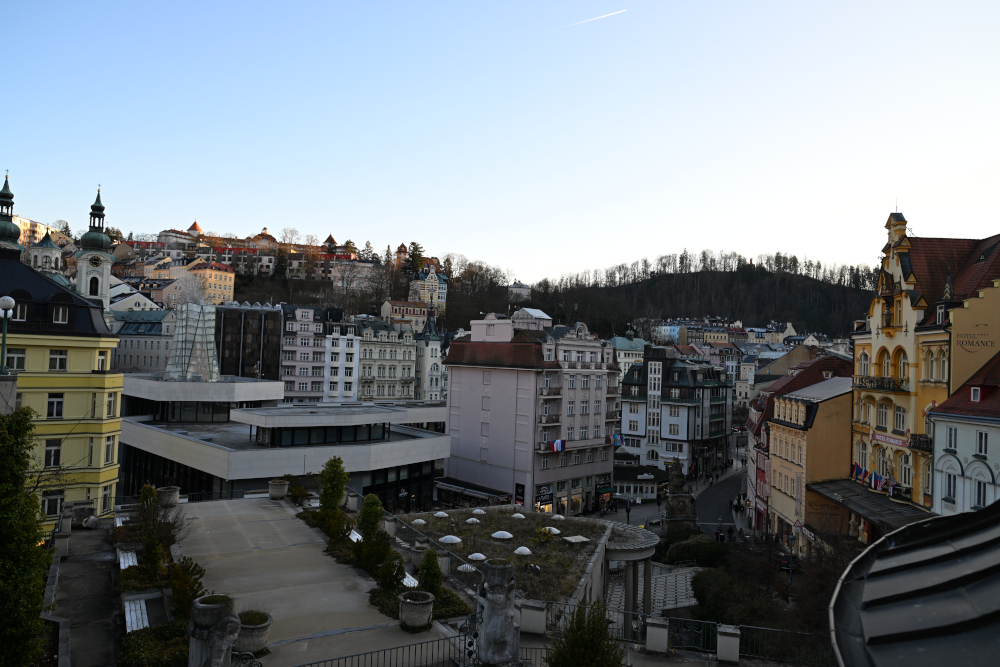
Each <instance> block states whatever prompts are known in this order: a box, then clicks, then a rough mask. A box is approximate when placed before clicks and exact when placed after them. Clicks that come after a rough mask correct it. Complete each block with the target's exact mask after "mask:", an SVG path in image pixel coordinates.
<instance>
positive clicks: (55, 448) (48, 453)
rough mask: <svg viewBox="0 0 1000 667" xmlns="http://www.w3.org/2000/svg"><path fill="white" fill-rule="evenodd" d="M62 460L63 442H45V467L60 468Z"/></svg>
mask: <svg viewBox="0 0 1000 667" xmlns="http://www.w3.org/2000/svg"><path fill="white" fill-rule="evenodd" d="M61 458H62V440H58V439H57V440H46V441H45V467H46V468H58V467H59V464H60V459H61Z"/></svg>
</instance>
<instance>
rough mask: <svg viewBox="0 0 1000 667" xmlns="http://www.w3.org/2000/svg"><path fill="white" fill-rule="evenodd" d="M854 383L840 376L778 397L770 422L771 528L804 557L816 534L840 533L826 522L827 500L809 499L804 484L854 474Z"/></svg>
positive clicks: (773, 532)
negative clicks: (852, 424) (852, 460)
mask: <svg viewBox="0 0 1000 667" xmlns="http://www.w3.org/2000/svg"><path fill="white" fill-rule="evenodd" d="M851 384H852V381H851V378H849V377H837V378H831V379H829V380H824V381H823V382H819V383H817V384H814V385H812V386H810V387H805V388H803V389H799V390H796V391H793V392H790V393H788V394H785V395H783V396H779V397H777V398H776V399H775V402H774V417H772V418H771V419H769V420H768V423H767V426H768V428H769V429H770V463H771V474H770V482H771V498H770V509H771V516H770V529H771V533H772V534H775V535H778V536H779V538H780V539H782V540H783V541H784V542H785V543H786V544H787V545H788V546H789V547H790V548H791V549H792V550H793V552H794V553H796V554H798V555H800V556H808V555H809V550H810V548H811V546H812V545H813V543H814V541H815V539H816V533H817V532H826V531H830V530H832V531H833V532H840V526H839V525H837V526H827V525H826V521H827V516H828V515H827V512H826V510H825V503H822V502H816V500H815V499H813V501H812V502H810V497H809V492H808V491H807V487H806V485H807V484H810V483H812V482H821V481H825V480H830V479H841V478H843V477H845V476H848V475H849V474H850V469H851V447H850V442H851V440H850V439H851V402H852V388H851ZM810 535H811V536H812V537H811V538H810Z"/></svg>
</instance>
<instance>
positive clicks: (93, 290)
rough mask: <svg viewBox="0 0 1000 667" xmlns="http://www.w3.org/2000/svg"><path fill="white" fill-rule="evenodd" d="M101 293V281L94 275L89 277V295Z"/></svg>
mask: <svg viewBox="0 0 1000 667" xmlns="http://www.w3.org/2000/svg"><path fill="white" fill-rule="evenodd" d="M100 293H101V281H100V280H98V279H97V276H94V277H93V278H91V279H90V296H99V295H100Z"/></svg>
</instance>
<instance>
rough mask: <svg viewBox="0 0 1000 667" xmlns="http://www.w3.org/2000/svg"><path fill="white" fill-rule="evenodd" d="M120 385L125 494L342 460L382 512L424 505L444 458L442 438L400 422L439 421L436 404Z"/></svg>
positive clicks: (212, 386)
mask: <svg viewBox="0 0 1000 667" xmlns="http://www.w3.org/2000/svg"><path fill="white" fill-rule="evenodd" d="M125 382H126V386H125V396H126V398H125V406H124V409H125V414H126V417H125V418H124V419H123V427H122V429H123V431H122V443H123V444H122V456H123V472H122V479H123V482H122V485H123V493H124V495H132V494H135V493H137V492H138V490H139V489H140V488H141V486H142V484H143V483H145V482H150V483H153V484H155V485H157V486H161V485H170V484H172V485H176V486H180V487H181V492H182V493H198V492H219V491H236V492H239V491H246V490H251V489H261V488H267V482H268V481H269V480H271V479H273V478H275V477H281V476H282V475H286V474H296V475H298V474H303V473H307V472H318V471H319V470H320V469H321V468H322V467H323V465H324V464H325V463H326V462H327V461H328V460H329V459H330V457H332V456H339V457H341V459H343V461H344V466H345V468H346V469H347V471H348V472H349V473H350V474H351V481H350V482H349V486H350V488H351V489H352V490H354V491H356V492H357V493H360V494H368V493H375V494H377V495H379V496H380V498H381V499H382V503H383V505H385V506H386V507H387V508H393V509H394V508H396V507H399V508H400V509H403V510H412V509H418V508H429V506H430V504H431V502H432V498H433V479H434V468H435V467H436V466H440V465H443V463H442V459H444V458H446V457H447V456H448V451H449V438H448V436H446V435H444V434H440V433H433V432H431V431H424V430H422V429H418V428H412V427H408V426H402V424H410V423H423V422H440V421H443V420H444V408H443V407H426V406H407V405H405V404H401V405H391V404H390V405H368V406H358V405H354V406H319V405H316V406H314V405H309V406H286V405H280V404H279V401H280V400H281V398H282V394H283V392H284V390H283V387H282V384H281V383H280V382H270V381H256V380H250V379H246V378H229V379H228V381H221V382H168V381H163V380H155V379H153V378H152V377H150V376H128V377H127V378H126V380H125Z"/></svg>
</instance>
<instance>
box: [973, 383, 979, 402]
mask: <svg viewBox="0 0 1000 667" xmlns="http://www.w3.org/2000/svg"><path fill="white" fill-rule="evenodd" d="M972 402H973V403H978V402H979V387H972Z"/></svg>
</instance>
